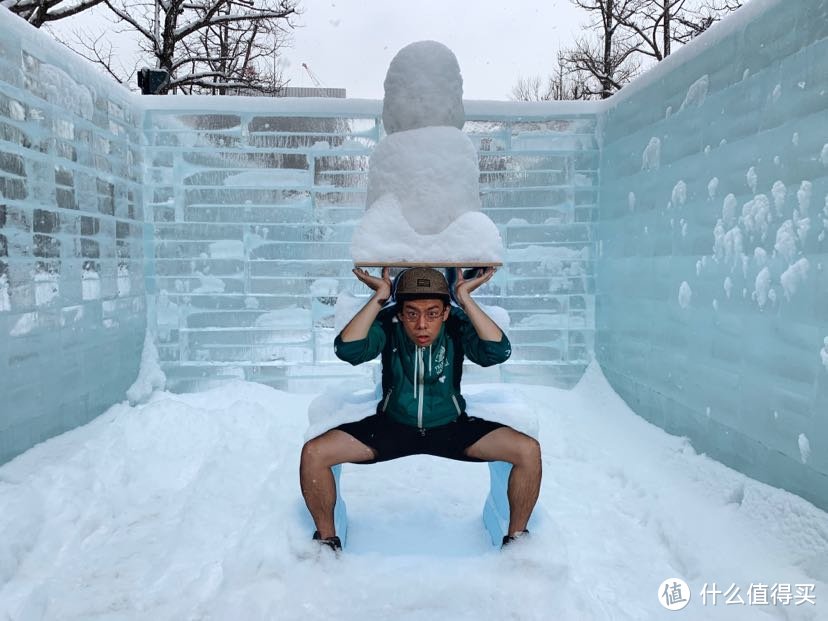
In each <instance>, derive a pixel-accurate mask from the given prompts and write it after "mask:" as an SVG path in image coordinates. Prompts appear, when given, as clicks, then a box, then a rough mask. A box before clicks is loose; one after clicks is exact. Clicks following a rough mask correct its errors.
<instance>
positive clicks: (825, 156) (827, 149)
mask: <svg viewBox="0 0 828 621" xmlns="http://www.w3.org/2000/svg"><path fill="white" fill-rule="evenodd" d="M819 160H820V161H821V162H822V165H823V166H828V142H826V143H825V144H824V145H823V146H822V153H820V155H819Z"/></svg>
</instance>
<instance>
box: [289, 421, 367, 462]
mask: <svg viewBox="0 0 828 621" xmlns="http://www.w3.org/2000/svg"><path fill="white" fill-rule="evenodd" d="M375 457H376V453H375V452H374V450H373V449H372V448H370V447H368V446H366V445H364V444H362V443H361V442H358V441H357V440H355V439H354V438H352V437H350V436H348V435H347V434H344V433H343V432H341V431H337V430H331V431H328V432H327V433H323V434H322V435H321V436H318V437H316V438H313V439H312V440H308V441H307V442H305V445H304V446H303V447H302V456H301V464H302V466H304V467H323V468H330V467H331V466H336V465H337V464H342V463H346V462H353V463H359V462H363V461H369V460H371V459H374V458H375Z"/></svg>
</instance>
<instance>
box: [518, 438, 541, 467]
mask: <svg viewBox="0 0 828 621" xmlns="http://www.w3.org/2000/svg"><path fill="white" fill-rule="evenodd" d="M516 449H517V450H516V451H515V457H516V459H515V461H516V463H515V464H514V465H516V466H523V467H531V468H535V467H537V466H538V465H539V464H540V462H541V447H540V443H539V442H538V441H537V440H536V439H535V438H533V437H531V436H527V435H525V434H520V440H519V441H518V443H517V447H516Z"/></svg>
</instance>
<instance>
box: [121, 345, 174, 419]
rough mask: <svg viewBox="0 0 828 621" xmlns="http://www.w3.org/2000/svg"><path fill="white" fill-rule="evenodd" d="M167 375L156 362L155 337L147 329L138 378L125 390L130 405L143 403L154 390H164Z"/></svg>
mask: <svg viewBox="0 0 828 621" xmlns="http://www.w3.org/2000/svg"><path fill="white" fill-rule="evenodd" d="M166 384H167V376H166V375H165V374H164V371H162V370H161V365H160V364H159V363H158V349H156V347H155V338H154V337H153V335H152V333H151V332H150V331H149V330H147V334H146V336H145V337H144V350H143V352H142V353H141V367H140V369H139V370H138V378H137V379H136V380H135V382H134V383H133V384H132V386H130V387H129V389H128V390H127V392H126V396H127V399H129V402H130V403H131V404H132V405H135V404H136V403H143V402H144V401H146V400H147V399H149V397H150V395H152V393H153V391H155V390H164V387H165V386H166Z"/></svg>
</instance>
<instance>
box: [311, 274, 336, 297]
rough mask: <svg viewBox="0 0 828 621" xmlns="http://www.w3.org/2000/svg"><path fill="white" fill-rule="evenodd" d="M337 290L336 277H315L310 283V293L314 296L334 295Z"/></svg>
mask: <svg viewBox="0 0 828 621" xmlns="http://www.w3.org/2000/svg"><path fill="white" fill-rule="evenodd" d="M338 291H339V281H338V280H337V279H336V278H317V279H316V280H314V281H313V282H312V283H311V286H310V293H311V295H312V296H313V297H316V298H325V297H334V296H336V294H337V292H338Z"/></svg>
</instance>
